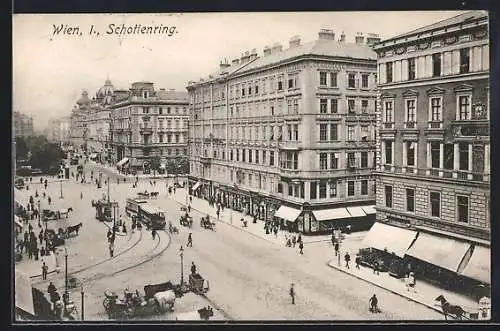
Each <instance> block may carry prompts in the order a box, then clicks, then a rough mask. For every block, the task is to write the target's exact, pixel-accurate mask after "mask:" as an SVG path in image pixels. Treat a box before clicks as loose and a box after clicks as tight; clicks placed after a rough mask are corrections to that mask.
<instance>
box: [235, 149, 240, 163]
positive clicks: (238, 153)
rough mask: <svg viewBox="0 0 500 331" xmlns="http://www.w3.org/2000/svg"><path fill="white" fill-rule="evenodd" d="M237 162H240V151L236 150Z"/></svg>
mask: <svg viewBox="0 0 500 331" xmlns="http://www.w3.org/2000/svg"><path fill="white" fill-rule="evenodd" d="M236 161H240V150H239V149H237V150H236Z"/></svg>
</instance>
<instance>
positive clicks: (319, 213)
mask: <svg viewBox="0 0 500 331" xmlns="http://www.w3.org/2000/svg"><path fill="white" fill-rule="evenodd" d="M313 215H314V217H315V218H316V220H317V221H330V220H338V219H343V218H351V217H352V216H351V214H349V212H348V211H347V209H345V208H333V209H323V210H313Z"/></svg>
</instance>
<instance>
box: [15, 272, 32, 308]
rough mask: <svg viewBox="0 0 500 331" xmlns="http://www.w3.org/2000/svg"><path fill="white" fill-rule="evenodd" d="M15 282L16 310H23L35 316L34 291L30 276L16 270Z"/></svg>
mask: <svg viewBox="0 0 500 331" xmlns="http://www.w3.org/2000/svg"><path fill="white" fill-rule="evenodd" d="M15 282H16V283H15V298H16V299H15V300H16V308H19V309H22V310H24V311H25V312H27V313H29V314H31V315H33V316H35V308H34V305H33V291H32V289H31V279H30V276H29V275H27V274H25V273H23V272H20V271H18V270H16V280H15Z"/></svg>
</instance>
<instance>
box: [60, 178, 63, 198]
mask: <svg viewBox="0 0 500 331" xmlns="http://www.w3.org/2000/svg"><path fill="white" fill-rule="evenodd" d="M62 183H63V180H62V178H61V195H59V199H64V196H63V190H62Z"/></svg>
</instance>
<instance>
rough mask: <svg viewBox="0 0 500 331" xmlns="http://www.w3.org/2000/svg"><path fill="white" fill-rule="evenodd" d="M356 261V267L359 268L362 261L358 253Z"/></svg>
mask: <svg viewBox="0 0 500 331" xmlns="http://www.w3.org/2000/svg"><path fill="white" fill-rule="evenodd" d="M354 261H355V262H356V269H359V263H360V262H361V257H360V256H359V255H358V254H356V259H354Z"/></svg>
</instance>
